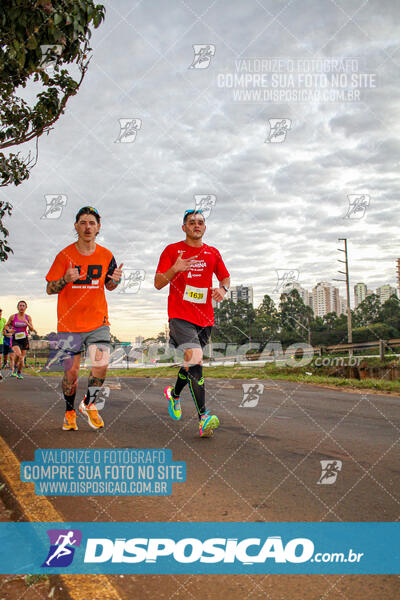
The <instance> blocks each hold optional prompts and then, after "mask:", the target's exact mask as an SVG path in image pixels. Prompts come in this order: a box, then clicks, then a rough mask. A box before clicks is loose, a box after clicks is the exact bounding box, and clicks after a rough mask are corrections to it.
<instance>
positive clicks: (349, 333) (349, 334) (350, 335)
mask: <svg viewBox="0 0 400 600" xmlns="http://www.w3.org/2000/svg"><path fill="white" fill-rule="evenodd" d="M338 240H339V242H344V250H342V249H341V248H338V251H339V252H344V258H345V259H344V260H340V259H338V261H339V262H341V263H344V265H345V267H346V270H345V271H339V273H342V275H345V276H346V279H334V281H345V282H346V294H347V341H348V343H349V344H352V343H353V330H352V324H351V307H350V277H349V260H348V254H347V238H338ZM352 355H353V350H349V356H352Z"/></svg>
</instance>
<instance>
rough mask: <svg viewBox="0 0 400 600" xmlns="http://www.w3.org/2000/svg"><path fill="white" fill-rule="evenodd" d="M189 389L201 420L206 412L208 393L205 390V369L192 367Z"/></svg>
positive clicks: (190, 369)
mask: <svg viewBox="0 0 400 600" xmlns="http://www.w3.org/2000/svg"><path fill="white" fill-rule="evenodd" d="M188 378H189V389H190V393H191V394H192V398H193V401H194V404H195V407H196V410H197V414H198V415H199V419H200V418H201V416H202V415H204V413H205V412H206V391H205V388H204V377H203V367H202V366H201V365H192V366H191V367H189V371H188Z"/></svg>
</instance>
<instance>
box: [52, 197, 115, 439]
mask: <svg viewBox="0 0 400 600" xmlns="http://www.w3.org/2000/svg"><path fill="white" fill-rule="evenodd" d="M75 230H76V232H77V234H78V240H77V242H75V243H74V244H71V245H70V246H67V247H66V248H64V249H63V250H61V252H59V254H57V256H56V258H55V260H54V262H53V264H52V266H51V268H50V271H49V272H48V273H47V276H46V280H47V282H48V283H47V293H48V294H58V303H57V317H58V326H57V331H58V332H59V333H58V335H57V337H58V345H59V348H60V353H61V354H62V355H63V359H64V378H63V381H62V386H63V392H64V399H65V405H66V407H65V408H66V412H65V417H64V424H63V427H62V428H63V429H64V430H66V431H68V430H74V429H78V427H77V424H76V413H75V409H74V402H75V395H76V388H77V384H78V376H79V366H80V361H81V353H82V352H83V350H84V348H85V347H86V348H87V349H88V352H89V356H90V359H91V370H90V373H89V380H88V391H87V393H86V395H85V397H84V399H83V400H82V402H81V403H80V405H79V411H80V412H81V413H82V415H84V416H85V417H86V418H87V420H88V423H89V425H90V426H91V427H92V428H93V429H100V428H101V427H104V421H103V419H102V418H101V417H100V415H99V413H98V410H97V408H96V407H95V403H96V395H98V392H99V391H100V388H101V386H102V385H103V383H104V379H105V377H106V373H107V367H108V359H109V354H110V327H109V325H110V323H109V321H108V310H107V302H106V298H105V293H104V288H106V289H107V290H115V288H116V287H117V286H118V284H119V282H120V280H121V277H122V264H121V265H120V266H119V267H117V263H116V262H115V258H114V257H113V255H112V252H110V250H107V248H103V247H102V246H100V245H99V244H96V235H97V234H98V233H99V231H100V215H99V213H98V212H97V210H96V209H95V208H93V207H92V206H85V207H83V208H81V209H80V211H79V212H78V214H77V215H76V218H75Z"/></svg>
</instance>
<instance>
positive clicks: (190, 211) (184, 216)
mask: <svg viewBox="0 0 400 600" xmlns="http://www.w3.org/2000/svg"><path fill="white" fill-rule="evenodd" d="M193 213H196V215H197V214H201V215H202V214H203V211H202V210H200V209H196V208H189V209H188V210H185V214H184V215H183V222H185V219H186V217H187V216H188V215H192V214H193Z"/></svg>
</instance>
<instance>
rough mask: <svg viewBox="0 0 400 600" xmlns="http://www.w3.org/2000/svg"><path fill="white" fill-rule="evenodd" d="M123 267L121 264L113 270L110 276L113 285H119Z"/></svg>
mask: <svg viewBox="0 0 400 600" xmlns="http://www.w3.org/2000/svg"><path fill="white" fill-rule="evenodd" d="M123 266H124V263H121V264H120V265H119V267H117V268H116V269H114V271H113V274H112V275H111V279H112V280H113V281H114V283H119V282H120V281H121V279H122V267H123Z"/></svg>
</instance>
